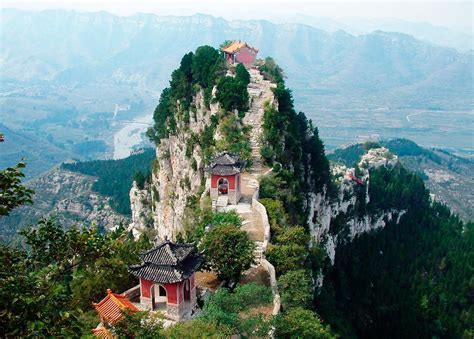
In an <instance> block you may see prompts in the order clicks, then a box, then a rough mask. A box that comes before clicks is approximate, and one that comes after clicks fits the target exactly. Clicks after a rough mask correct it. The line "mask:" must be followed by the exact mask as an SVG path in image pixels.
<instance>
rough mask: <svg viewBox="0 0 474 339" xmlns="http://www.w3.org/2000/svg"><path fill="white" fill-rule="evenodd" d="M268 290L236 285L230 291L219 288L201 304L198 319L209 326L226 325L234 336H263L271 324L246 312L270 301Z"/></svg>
mask: <svg viewBox="0 0 474 339" xmlns="http://www.w3.org/2000/svg"><path fill="white" fill-rule="evenodd" d="M272 299H273V296H272V292H271V289H270V288H269V287H267V286H263V285H258V284H255V283H250V284H245V285H238V286H237V287H236V288H235V289H234V291H233V292H231V291H229V290H228V289H226V288H220V289H218V290H217V291H216V293H215V294H213V295H212V296H211V297H209V299H208V300H207V301H206V303H205V304H204V307H203V310H202V314H201V315H200V318H201V319H203V320H205V321H206V322H208V323H211V324H212V323H215V324H218V325H219V326H225V327H227V328H230V329H232V330H233V331H234V333H239V334H243V333H246V336H250V337H254V336H256V337H260V336H264V337H266V336H267V335H268V332H269V330H270V327H269V326H270V323H269V322H268V321H266V320H264V319H263V318H262V317H259V316H253V315H252V313H251V312H250V313H248V311H249V310H250V309H252V308H254V307H259V306H262V305H268V304H269V303H271V302H272Z"/></svg>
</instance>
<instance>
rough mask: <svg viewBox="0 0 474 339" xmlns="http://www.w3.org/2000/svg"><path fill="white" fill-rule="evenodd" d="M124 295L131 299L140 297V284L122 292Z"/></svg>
mask: <svg viewBox="0 0 474 339" xmlns="http://www.w3.org/2000/svg"><path fill="white" fill-rule="evenodd" d="M122 295H123V296H125V297H127V298H128V299H129V300H130V301H132V300H135V299H136V298H140V285H137V286H133V287H132V288H130V289H128V290H126V291H125V292H123V293H122Z"/></svg>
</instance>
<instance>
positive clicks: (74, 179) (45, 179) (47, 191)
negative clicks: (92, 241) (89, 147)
mask: <svg viewBox="0 0 474 339" xmlns="http://www.w3.org/2000/svg"><path fill="white" fill-rule="evenodd" d="M95 180H96V179H95V178H94V177H91V176H86V175H83V174H80V173H76V172H70V171H67V170H63V169H60V168H56V169H53V170H51V171H49V172H47V173H46V174H44V175H42V176H40V177H38V178H37V179H35V180H32V181H31V182H29V183H28V184H27V185H28V186H29V187H30V188H32V189H33V190H34V191H35V195H34V197H33V201H34V204H33V205H32V206H23V207H21V208H19V209H16V210H14V211H13V212H12V214H11V216H9V217H7V218H2V219H0V227H1V228H4V231H5V232H3V233H4V234H5V237H6V238H8V237H9V236H13V234H14V233H15V232H16V230H17V229H20V228H22V227H25V226H28V225H31V224H34V223H36V222H37V221H38V220H39V219H40V218H41V217H44V216H48V215H54V216H56V218H57V219H58V221H59V222H60V223H61V224H62V225H64V226H65V227H69V226H71V225H73V224H79V225H81V224H82V225H92V224H96V225H99V226H101V227H104V228H106V229H110V228H112V227H114V226H117V225H119V224H120V223H123V224H124V225H127V223H128V222H129V218H128V217H127V216H124V215H121V214H119V213H117V212H115V211H114V210H113V209H112V208H111V207H110V204H109V202H108V198H106V197H103V196H101V195H99V194H97V193H96V192H94V191H93V190H92V185H93V184H94V182H95ZM15 220H18V221H19V220H21V222H17V223H15ZM13 224H15V225H16V228H14V229H13V228H11V227H7V226H6V225H13ZM7 229H9V230H11V232H10V234H8V232H6V231H7ZM2 240H6V239H2Z"/></svg>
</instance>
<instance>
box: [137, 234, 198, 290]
mask: <svg viewBox="0 0 474 339" xmlns="http://www.w3.org/2000/svg"><path fill="white" fill-rule="evenodd" d="M140 258H141V260H142V262H143V263H142V264H140V265H132V266H129V267H128V271H129V272H130V273H131V274H133V275H135V276H136V277H138V278H142V279H146V280H151V281H154V282H157V283H162V284H167V283H175V282H178V281H183V280H186V279H187V278H189V277H190V276H191V275H192V274H193V273H194V272H195V271H196V270H197V269H198V268H199V266H200V265H201V263H202V261H203V257H202V254H201V253H198V252H197V250H196V248H195V247H194V245H192V244H175V243H172V242H170V241H164V242H162V243H160V244H159V245H158V246H157V247H155V248H153V249H151V250H149V251H147V252H145V253H143V254H142V255H141V256H140Z"/></svg>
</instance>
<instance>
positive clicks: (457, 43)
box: [276, 14, 474, 52]
mask: <svg viewBox="0 0 474 339" xmlns="http://www.w3.org/2000/svg"><path fill="white" fill-rule="evenodd" d="M276 21H277V22H280V23H288V22H296V23H301V24H306V25H309V26H313V27H315V28H319V29H322V30H324V31H328V32H336V31H339V30H343V31H346V32H349V33H351V34H356V35H359V34H367V33H371V32H373V31H377V30H382V31H385V32H398V33H405V34H409V35H412V36H413V37H415V38H416V39H418V40H422V41H425V42H429V43H432V44H435V45H439V46H445V47H451V48H455V49H457V50H458V51H460V52H468V51H470V50H473V49H474V46H473V43H474V34H473V32H472V27H462V28H461V27H460V28H448V27H442V26H435V25H432V24H430V23H427V22H410V21H406V20H401V19H395V18H377V19H376V18H373V19H368V18H357V17H353V18H344V19H340V20H338V19H333V18H324V17H314V16H310V15H304V14H296V15H293V16H287V17H286V18H281V19H279V20H276Z"/></svg>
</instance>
